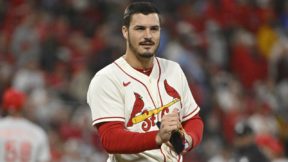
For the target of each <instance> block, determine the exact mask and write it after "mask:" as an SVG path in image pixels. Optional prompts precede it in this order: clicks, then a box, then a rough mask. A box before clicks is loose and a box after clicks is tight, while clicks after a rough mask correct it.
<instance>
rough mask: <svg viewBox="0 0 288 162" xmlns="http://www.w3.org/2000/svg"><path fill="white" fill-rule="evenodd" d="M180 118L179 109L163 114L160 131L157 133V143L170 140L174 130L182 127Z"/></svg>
mask: <svg viewBox="0 0 288 162" xmlns="http://www.w3.org/2000/svg"><path fill="white" fill-rule="evenodd" d="M179 119H180V118H179V113H178V111H177V110H173V112H172V113H171V114H167V115H164V116H163V118H162V121H161V125H160V128H159V132H158V134H157V135H156V142H157V144H159V145H161V144H162V143H166V142H168V141H169V140H170V138H171V134H172V131H177V130H179V128H181V127H182V126H181V123H180V120H179Z"/></svg>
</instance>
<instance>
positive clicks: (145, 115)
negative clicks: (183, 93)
mask: <svg viewBox="0 0 288 162" xmlns="http://www.w3.org/2000/svg"><path fill="white" fill-rule="evenodd" d="M164 87H165V90H166V92H167V94H168V95H169V96H171V97H173V100H172V101H170V102H169V103H167V104H165V105H163V106H161V107H157V108H154V109H152V110H149V111H148V110H144V111H143V110H142V109H143V107H144V102H143V100H142V97H141V96H140V95H139V94H138V93H134V95H135V98H136V99H135V102H134V105H133V111H132V113H131V115H130V118H129V121H128V123H127V126H128V127H131V126H133V124H137V123H140V122H142V121H144V123H143V124H142V129H143V130H144V131H148V130H149V129H150V128H151V126H155V119H156V118H155V115H157V114H159V113H160V112H161V116H163V115H164V113H165V112H166V113H168V112H169V110H168V108H169V107H170V106H172V105H174V104H175V103H177V102H179V101H181V97H180V95H179V93H178V92H177V91H176V90H175V89H174V88H173V87H172V86H170V85H169V84H168V82H167V80H166V79H165V81H164ZM139 113H140V115H137V114H139ZM136 115H137V116H136ZM149 118H150V119H149Z"/></svg>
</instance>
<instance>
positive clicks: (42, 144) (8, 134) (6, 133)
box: [0, 88, 50, 162]
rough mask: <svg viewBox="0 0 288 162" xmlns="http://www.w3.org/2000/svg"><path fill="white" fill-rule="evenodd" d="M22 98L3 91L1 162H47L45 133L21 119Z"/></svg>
mask: <svg viewBox="0 0 288 162" xmlns="http://www.w3.org/2000/svg"><path fill="white" fill-rule="evenodd" d="M25 103H26V95H25V94H24V93H23V92H21V91H18V90H16V89H12V88H11V89H7V90H6V91H5V92H4V95H3V99H2V111H3V112H4V113H6V115H7V116H6V117H4V118H1V119H0V150H1V157H0V160H1V161H29V162H49V161H50V147H49V144H48V138H47V135H46V132H45V131H44V130H43V129H42V128H40V127H39V126H38V125H36V124H34V123H32V122H31V121H29V120H27V119H26V118H25V117H24V116H23V112H24V107H25Z"/></svg>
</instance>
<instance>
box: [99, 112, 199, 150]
mask: <svg viewBox="0 0 288 162" xmlns="http://www.w3.org/2000/svg"><path fill="white" fill-rule="evenodd" d="M182 124H183V128H184V129H185V131H186V133H187V134H188V135H190V136H191V138H192V141H193V143H192V148H194V147H196V146H197V145H198V144H199V143H200V142H201V140H202V135H203V121H202V119H201V117H200V116H199V114H197V115H195V116H194V117H192V118H191V119H189V120H187V121H185V122H183V123H182ZM96 127H97V129H98V134H99V136H100V139H101V143H102V145H103V147H104V149H105V150H106V151H107V152H108V153H113V154H116V153H118V154H132V153H139V152H143V151H146V150H152V149H159V148H160V146H159V145H157V143H156V141H155V138H156V135H157V132H158V131H152V132H146V133H137V132H130V131H128V130H127V129H126V128H125V125H124V123H123V122H107V123H100V124H97V125H96Z"/></svg>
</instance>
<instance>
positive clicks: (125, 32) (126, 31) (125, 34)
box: [122, 26, 128, 39]
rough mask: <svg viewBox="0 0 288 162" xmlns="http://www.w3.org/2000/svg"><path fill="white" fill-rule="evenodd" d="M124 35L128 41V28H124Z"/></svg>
mask: <svg viewBox="0 0 288 162" xmlns="http://www.w3.org/2000/svg"><path fill="white" fill-rule="evenodd" d="M122 34H123V37H124V38H125V39H128V28H127V27H126V26H122Z"/></svg>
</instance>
